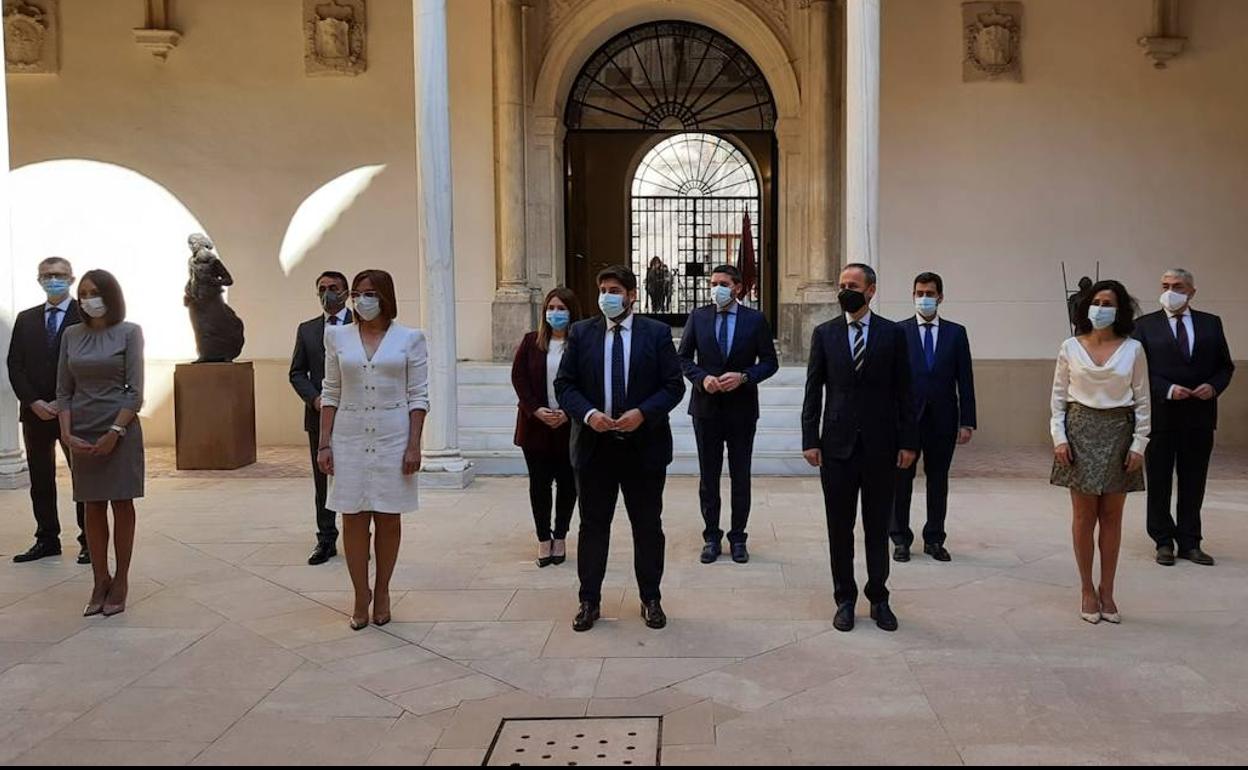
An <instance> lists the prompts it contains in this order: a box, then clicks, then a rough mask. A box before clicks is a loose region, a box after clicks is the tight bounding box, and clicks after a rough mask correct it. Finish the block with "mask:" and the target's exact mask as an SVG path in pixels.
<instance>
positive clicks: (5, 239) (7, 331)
mask: <svg viewBox="0 0 1248 770" xmlns="http://www.w3.org/2000/svg"><path fill="white" fill-rule="evenodd" d="M6 85H7V84H6V83H5V81H4V78H3V77H0V360H3V359H4V358H6V357H7V356H8V354H9V340H10V339H11V338H12V336H13V320H14V319H15V318H17V311H18V308H17V297H16V296H15V293H14V290H13V241H12V238H11V233H10V230H9V106H8V96H7V94H6ZM7 374H8V373H7V371H6V373H5V377H3V381H0V489H17V488H19V487H24V486H27V485H28V484H29V483H30V477H29V476H28V475H27V473H26V463H25V461H24V460H22V445H21V441H20V438H21V436H20V434H21V430H20V428H19V426H18V422H17V411H18V404H17V397H16V396H14V395H13V388H12V387H10V386H9V378H8V376H7Z"/></svg>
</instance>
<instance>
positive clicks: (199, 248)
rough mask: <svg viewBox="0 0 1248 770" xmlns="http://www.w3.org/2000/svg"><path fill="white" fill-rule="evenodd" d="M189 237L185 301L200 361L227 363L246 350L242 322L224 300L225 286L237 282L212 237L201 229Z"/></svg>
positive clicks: (198, 360)
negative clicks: (187, 278)
mask: <svg viewBox="0 0 1248 770" xmlns="http://www.w3.org/2000/svg"><path fill="white" fill-rule="evenodd" d="M186 240H187V245H188V246H190V249H191V259H190V262H189V265H188V268H189V272H190V279H189V280H188V281H187V282H186V295H185V296H184V297H183V299H182V303H183V304H184V305H186V307H187V309H188V310H189V311H190V314H191V329H192V330H193V331H194V332H195V347H196V348H197V349H198V350H199V358H198V359H197V360H196V361H195V363H197V364H204V363H228V362H231V361H233V360H234V359H236V358H238V355H239V354H240V353H242V352H243V322H242V320H240V319H239V317H238V316H237V315H236V314H235V313H234V311H233V310H231V309H230V306H229V305H227V304H225V298H224V297H223V296H222V295H223V294H224V288H225V287H226V286H232V285H233V284H234V278H233V277H231V276H230V271H228V270H226V269H225V265H224V264H222V262H221V258H220V257H218V256H217V254H216V252H215V251H213V248H214V247H213V245H212V241H210V240H209V239H208V236H206V235H204V234H202V233H195V234H193V235H191V236H190V237H189V238H187V239H186Z"/></svg>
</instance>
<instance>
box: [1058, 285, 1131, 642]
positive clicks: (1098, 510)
mask: <svg viewBox="0 0 1248 770" xmlns="http://www.w3.org/2000/svg"><path fill="white" fill-rule="evenodd" d="M1075 322H1076V331H1077V334H1076V336H1074V337H1071V338H1070V339H1068V340H1066V341H1065V342H1063V343H1062V347H1061V349H1060V350H1058V353H1057V370H1056V372H1055V373H1054V375H1053V400H1052V410H1053V413H1052V420H1051V422H1050V432H1051V433H1052V436H1053V458H1054V459H1053V473H1052V476H1051V477H1050V479H1049V480H1050V483H1052V484H1054V485H1057V486H1063V487H1069V488H1070V499H1071V505H1072V506H1073V508H1074V526H1073V534H1074V541H1075V561H1076V562H1077V563H1078V565H1079V578H1080V581H1081V583H1082V591H1083V604H1082V607H1081V608H1080V613H1079V614H1080V617H1082V618H1083V619H1084V620H1086V621H1087V622H1089V623H1099V622H1101V621H1102V620H1104V621H1106V622H1109V623H1120V622H1121V621H1122V617H1121V615H1120V614H1119V612H1118V605H1117V603H1116V602H1115V601H1114V575H1115V573H1116V572H1117V569H1118V549H1119V547H1120V546H1121V545H1122V508H1123V505H1124V504H1125V503H1126V499H1127V493H1128V492H1138V491H1140V490H1142V489H1144V473H1143V468H1144V448H1145V447H1146V446H1147V445H1148V431H1149V424H1150V419H1149V386H1148V362H1147V360H1146V359H1145V356H1144V348H1143V347H1142V346H1141V345H1140V343H1139V342H1138V341H1137V340H1135V339H1132V337H1131V332H1132V330H1133V329H1134V327H1135V302H1134V301H1133V300H1132V299H1131V296H1130V295H1129V294H1128V293H1127V289H1126V287H1124V286H1123V285H1122V284H1121V283H1119V282H1118V281H1101V282H1099V283H1097V284H1095V285H1094V286H1092V288H1091V289H1089V290H1088V292H1087V294H1086V295H1085V296H1084V298H1083V300H1082V301H1081V302H1080V303H1079V306H1078V308H1077V309H1076V313H1075ZM1097 524H1100V528H1101V532H1100V540H1099V542H1100V551H1101V581H1100V586H1099V587H1098V586H1097V585H1095V584H1094V583H1093V580H1092V562H1093V559H1094V557H1095V555H1096V545H1097V537H1096V527H1097Z"/></svg>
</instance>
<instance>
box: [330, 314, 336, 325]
mask: <svg viewBox="0 0 1248 770" xmlns="http://www.w3.org/2000/svg"><path fill="white" fill-rule="evenodd" d="M329 325H330V326H337V325H338V316H336V315H331V316H330V317H329Z"/></svg>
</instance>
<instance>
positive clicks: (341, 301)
mask: <svg viewBox="0 0 1248 770" xmlns="http://www.w3.org/2000/svg"><path fill="white" fill-rule="evenodd" d="M345 304H346V298H345V297H343V296H342V295H341V294H339V293H338V292H336V291H333V290H332V289H331V290H330V291H327V292H324V293H323V294H321V307H322V308H324V309H325V311H326V312H329V313H337V312H339V311H341V310H342V308H343V307H344V306H345Z"/></svg>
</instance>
